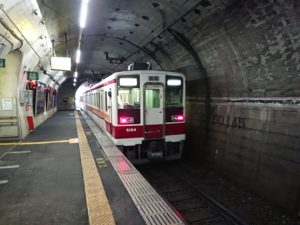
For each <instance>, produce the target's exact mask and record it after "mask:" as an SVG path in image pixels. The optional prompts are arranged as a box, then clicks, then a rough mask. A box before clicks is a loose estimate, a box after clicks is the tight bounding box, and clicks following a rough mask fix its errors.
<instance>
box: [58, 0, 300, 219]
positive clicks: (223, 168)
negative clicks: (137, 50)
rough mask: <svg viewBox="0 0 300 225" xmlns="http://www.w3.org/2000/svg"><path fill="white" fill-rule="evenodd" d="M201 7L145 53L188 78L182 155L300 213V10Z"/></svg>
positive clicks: (293, 1)
mask: <svg viewBox="0 0 300 225" xmlns="http://www.w3.org/2000/svg"><path fill="white" fill-rule="evenodd" d="M204 2H207V4H202V5H201V6H200V7H198V9H199V11H195V13H192V14H188V15H187V16H186V17H185V20H184V21H182V23H180V24H179V25H178V24H176V25H175V26H174V27H172V29H169V30H168V31H167V32H164V33H162V34H161V39H160V43H152V47H153V48H156V50H155V51H154V50H153V49H151V46H147V47H148V49H150V50H152V51H154V52H155V57H156V59H157V60H158V61H159V62H160V63H161V65H162V67H163V68H165V69H167V70H173V71H180V72H183V73H184V74H185V75H186V77H187V103H186V106H187V109H186V118H187V129H186V130H187V141H186V146H187V147H186V149H185V152H186V153H187V154H188V155H190V156H192V157H193V158H195V159H197V160H198V161H202V162H209V163H210V164H211V165H213V167H214V168H215V169H216V170H218V171H219V172H220V173H223V174H224V175H225V176H227V177H228V178H230V179H232V180H234V181H237V182H238V183H240V184H242V185H245V186H246V187H247V188H249V189H252V190H255V191H256V192H257V193H258V194H260V195H262V196H264V197H266V198H267V199H269V200H271V201H272V202H275V203H276V204H278V205H279V206H281V207H284V208H286V209H288V210H291V211H294V212H298V213H299V211H300V180H299V177H300V164H299V163H300V141H299V140H300V139H299V134H300V107H299V104H300V98H299V97H300V89H299V86H300V54H299V50H300V30H299V27H300V2H299V1H297V0H288V1H283V0H276V1H275V0H264V1H258V0H257V1H255V0H253V1H250V0H249V1H231V0H224V1H222V2H219V1H216V2H213V1H212V2H210V1H204ZM155 44H156V45H155ZM157 46H159V48H157ZM138 57H140V58H138ZM141 59H143V60H147V57H146V56H145V55H144V56H142V57H141V56H137V58H136V61H137V60H141ZM149 59H150V58H149ZM154 67H155V66H154ZM66 88H67V89H68V91H67V90H66V91H65V93H66V97H68V96H70V93H71V92H72V93H73V91H72V87H71V86H69V87H66ZM60 96H61V99H62V98H63V97H64V94H63V93H62V92H61V93H60ZM59 108H60V109H63V108H64V105H61V106H60V107H59Z"/></svg>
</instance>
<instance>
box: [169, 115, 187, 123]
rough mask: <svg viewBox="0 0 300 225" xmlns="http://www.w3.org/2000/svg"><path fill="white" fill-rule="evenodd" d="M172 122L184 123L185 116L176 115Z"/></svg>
mask: <svg viewBox="0 0 300 225" xmlns="http://www.w3.org/2000/svg"><path fill="white" fill-rule="evenodd" d="M171 118H172V121H174V122H182V121H184V116H183V115H175V116H172V117H171Z"/></svg>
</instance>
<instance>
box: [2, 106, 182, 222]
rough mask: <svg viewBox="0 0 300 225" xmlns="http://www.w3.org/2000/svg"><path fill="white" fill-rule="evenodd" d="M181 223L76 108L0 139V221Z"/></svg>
mask: <svg viewBox="0 0 300 225" xmlns="http://www.w3.org/2000/svg"><path fill="white" fill-rule="evenodd" d="M21 224H22V225H23V224H24V225H40V224H43V225H48V224H57V225H58V224H59V225H66V224H72V225H77V224H78V225H79V224H80V225H82V224H84V225H87V224H90V225H94V224H95V225H96V224H97V225H98V224H99V225H106V224H125V225H127V224H128V225H129V224H132V225H143V224H156V225H159V224H162V225H163V224H174V225H176V224H184V222H182V220H181V219H180V217H179V216H178V215H177V214H176V212H174V211H173V210H172V208H171V207H170V206H169V205H168V204H167V203H166V202H165V201H164V200H163V199H162V198H161V197H160V196H159V195H158V194H157V193H156V191H155V190H154V189H153V188H152V187H151V185H150V184H149V183H148V182H147V181H146V180H145V179H144V178H143V177H142V176H141V174H140V173H139V172H138V171H137V170H136V169H135V167H134V166H133V165H132V164H131V163H130V162H129V161H128V160H127V158H126V157H125V156H124V155H123V154H122V153H121V152H120V151H119V150H118V149H117V147H116V146H114V145H113V143H112V142H111V141H110V139H109V138H108V137H107V136H106V135H105V134H104V133H103V132H102V131H101V130H100V129H99V128H98V127H97V126H96V125H95V124H94V123H93V121H92V120H91V119H90V118H89V117H87V116H86V115H85V114H84V113H81V112H77V111H76V112H57V113H55V114H54V115H53V116H52V117H51V118H49V119H48V120H47V121H46V122H44V123H43V124H41V125H40V126H39V127H38V128H37V129H35V130H34V131H33V132H32V133H31V134H30V135H28V136H27V137H26V138H25V139H24V140H22V141H18V142H3V141H0V225H21Z"/></svg>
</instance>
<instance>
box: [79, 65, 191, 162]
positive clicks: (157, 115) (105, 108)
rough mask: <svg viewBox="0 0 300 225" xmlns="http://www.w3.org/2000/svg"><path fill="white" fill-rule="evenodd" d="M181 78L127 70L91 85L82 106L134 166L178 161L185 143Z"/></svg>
mask: <svg viewBox="0 0 300 225" xmlns="http://www.w3.org/2000/svg"><path fill="white" fill-rule="evenodd" d="M185 89H186V86H185V76H184V75H183V74H181V73H178V72H169V71H155V70H131V71H130V70H128V71H122V72H116V73H113V74H112V75H110V76H108V77H106V78H105V79H103V80H102V81H100V82H99V83H95V84H93V85H92V86H90V87H89V88H88V89H87V90H86V91H84V92H83V93H82V95H81V96H80V102H81V108H82V109H83V110H84V111H85V112H86V113H87V114H88V115H89V116H90V117H91V118H92V119H93V120H94V122H95V123H96V124H97V125H98V126H99V127H100V128H101V129H102V130H103V131H104V132H105V133H106V134H107V135H108V137H110V139H111V140H112V142H113V143H114V144H115V145H116V146H117V147H118V148H119V149H120V150H121V151H122V152H123V153H124V155H125V156H126V157H127V158H128V159H129V160H130V161H131V162H133V163H134V164H139V163H146V162H151V161H154V160H176V159H180V158H181V157H182V152H183V147H184V141H185V119H186V117H185V98H186V96H185Z"/></svg>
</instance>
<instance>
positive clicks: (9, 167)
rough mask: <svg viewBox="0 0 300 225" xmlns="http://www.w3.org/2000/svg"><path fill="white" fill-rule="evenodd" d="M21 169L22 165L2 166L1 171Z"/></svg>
mask: <svg viewBox="0 0 300 225" xmlns="http://www.w3.org/2000/svg"><path fill="white" fill-rule="evenodd" d="M19 167H20V165H11V166H0V170H6V169H16V168H19Z"/></svg>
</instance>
